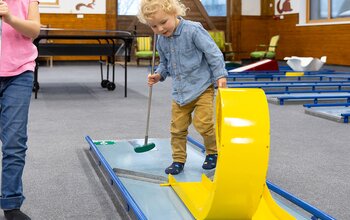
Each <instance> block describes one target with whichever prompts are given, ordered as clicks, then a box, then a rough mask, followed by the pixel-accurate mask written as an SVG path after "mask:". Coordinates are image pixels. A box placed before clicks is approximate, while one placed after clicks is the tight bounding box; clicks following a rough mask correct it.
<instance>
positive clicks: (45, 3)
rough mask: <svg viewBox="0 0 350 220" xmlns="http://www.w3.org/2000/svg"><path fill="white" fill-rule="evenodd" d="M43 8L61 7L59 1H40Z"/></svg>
mask: <svg viewBox="0 0 350 220" xmlns="http://www.w3.org/2000/svg"><path fill="white" fill-rule="evenodd" d="M39 5H41V6H57V5H59V0H40V4H39Z"/></svg>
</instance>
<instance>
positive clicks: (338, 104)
mask: <svg viewBox="0 0 350 220" xmlns="http://www.w3.org/2000/svg"><path fill="white" fill-rule="evenodd" d="M340 106H342V107H349V106H350V102H347V103H324V104H304V107H306V108H314V107H340ZM340 116H342V117H343V118H344V123H349V117H350V113H341V114H340Z"/></svg>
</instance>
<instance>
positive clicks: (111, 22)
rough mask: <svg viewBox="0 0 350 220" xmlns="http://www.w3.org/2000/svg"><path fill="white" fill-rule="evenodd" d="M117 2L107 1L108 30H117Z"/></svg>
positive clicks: (113, 0) (114, 0)
mask: <svg viewBox="0 0 350 220" xmlns="http://www.w3.org/2000/svg"><path fill="white" fill-rule="evenodd" d="M117 13H118V12H117V1H116V0H106V28H107V30H116V29H117V22H118V21H117Z"/></svg>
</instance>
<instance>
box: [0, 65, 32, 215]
mask: <svg viewBox="0 0 350 220" xmlns="http://www.w3.org/2000/svg"><path fill="white" fill-rule="evenodd" d="M32 88H33V72H32V71H26V72H24V73H22V74H20V75H18V76H13V77H0V140H1V142H2V154H3V157H2V176H1V197H0V205H1V208H2V209H19V208H20V207H21V205H22V203H23V200H24V199H25V197H24V196H23V187H22V174H23V168H24V164H25V156H26V150H27V145H26V143H27V139H28V138H27V123H28V111H29V103H30V99H31V95H32Z"/></svg>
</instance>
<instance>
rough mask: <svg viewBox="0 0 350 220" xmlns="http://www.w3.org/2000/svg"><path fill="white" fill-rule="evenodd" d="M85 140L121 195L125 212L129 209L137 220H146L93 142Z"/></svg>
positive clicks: (89, 139)
mask: <svg viewBox="0 0 350 220" xmlns="http://www.w3.org/2000/svg"><path fill="white" fill-rule="evenodd" d="M85 140H86V141H87V142H88V143H89V145H90V150H92V151H93V153H94V154H95V155H96V157H97V158H98V160H99V165H100V166H101V165H102V167H103V168H104V169H105V171H106V172H107V173H108V176H109V178H110V181H111V182H110V184H111V185H114V186H115V187H116V188H117V189H118V190H119V191H120V193H121V195H122V196H123V197H124V199H125V201H126V203H127V210H126V211H128V212H129V211H130V209H131V210H132V211H133V212H134V214H135V216H136V217H137V219H139V220H147V217H146V216H145V214H144V213H143V212H142V210H141V208H140V207H139V206H138V205H137V203H136V202H135V200H134V198H133V197H132V196H131V195H130V193H129V192H128V190H127V189H126V188H125V186H124V185H123V183H122V182H121V180H120V179H119V178H118V176H117V175H116V174H115V173H114V171H113V169H112V167H111V166H110V165H109V164H108V162H107V161H106V159H105V158H104V157H103V156H102V153H101V152H100V151H99V150H98V149H97V147H96V145H95V144H94V142H93V140H92V139H91V138H90V137H89V136H86V137H85Z"/></svg>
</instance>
